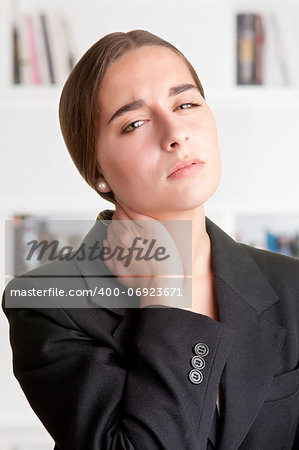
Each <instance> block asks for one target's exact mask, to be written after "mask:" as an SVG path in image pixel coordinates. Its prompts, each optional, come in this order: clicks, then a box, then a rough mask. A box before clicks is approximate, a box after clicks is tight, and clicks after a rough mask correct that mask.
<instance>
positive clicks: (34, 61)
mask: <svg viewBox="0 0 299 450" xmlns="http://www.w3.org/2000/svg"><path fill="white" fill-rule="evenodd" d="M27 28H28V37H29V48H30V53H31V79H32V83H33V84H40V83H41V77H40V70H39V63H38V56H37V48H36V34H35V30H34V28H33V19H32V17H27Z"/></svg>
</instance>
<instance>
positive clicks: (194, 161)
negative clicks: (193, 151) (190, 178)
mask: <svg viewBox="0 0 299 450" xmlns="http://www.w3.org/2000/svg"><path fill="white" fill-rule="evenodd" d="M202 163H203V161H201V160H200V159H199V158H185V159H181V160H179V161H177V162H176V164H175V165H174V166H173V167H172V168H171V169H170V172H169V173H168V175H167V176H168V177H170V175H172V174H173V173H174V172H176V171H177V170H179V169H183V168H184V167H189V166H191V165H192V164H202Z"/></svg>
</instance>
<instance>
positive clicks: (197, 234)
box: [154, 205, 212, 277]
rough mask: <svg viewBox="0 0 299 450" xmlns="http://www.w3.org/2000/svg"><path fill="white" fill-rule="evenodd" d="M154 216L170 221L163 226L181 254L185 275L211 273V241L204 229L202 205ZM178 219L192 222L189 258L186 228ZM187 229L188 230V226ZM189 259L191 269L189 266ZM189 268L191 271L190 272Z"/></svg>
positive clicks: (198, 275)
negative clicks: (180, 224)
mask: <svg viewBox="0 0 299 450" xmlns="http://www.w3.org/2000/svg"><path fill="white" fill-rule="evenodd" d="M154 218H155V219H157V220H166V221H171V222H166V223H165V226H166V228H167V229H168V231H169V232H170V233H171V235H172V237H173V239H174V241H175V243H176V245H177V248H178V250H179V252H180V254H181V255H183V257H182V259H183V265H184V268H185V269H186V270H185V273H186V274H187V275H190V274H192V276H193V277H195V276H196V277H205V276H207V275H208V274H210V273H211V270H212V263H211V242H210V237H209V235H208V233H207V230H206V221H205V212H204V205H201V206H199V207H198V208H193V209H191V210H187V211H180V212H175V213H166V214H164V215H163V217H161V216H159V217H154ZM180 220H186V221H191V223H192V242H191V243H190V246H191V249H192V259H191V260H190V246H188V245H187V246H186V242H187V240H186V228H185V227H184V226H181V227H180V226H179V224H178V223H177V221H180ZM188 229H189V230H190V228H188ZM180 231H181V233H180ZM187 239H188V238H187ZM186 252H187V253H186ZM191 261H192V269H191V268H190V263H191ZM187 262H188V264H187ZM184 263H186V264H184ZM191 270H192V273H190V272H191Z"/></svg>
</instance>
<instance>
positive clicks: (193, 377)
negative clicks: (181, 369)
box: [189, 369, 203, 384]
mask: <svg viewBox="0 0 299 450" xmlns="http://www.w3.org/2000/svg"><path fill="white" fill-rule="evenodd" d="M189 379H190V381H192V383H194V384H199V383H201V382H202V380H203V375H202V373H201V372H200V371H199V370H197V369H192V370H190V372H189Z"/></svg>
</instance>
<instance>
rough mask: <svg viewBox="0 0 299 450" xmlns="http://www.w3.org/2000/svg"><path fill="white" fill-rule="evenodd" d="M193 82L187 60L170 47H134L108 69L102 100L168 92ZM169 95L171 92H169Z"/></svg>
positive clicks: (100, 95) (103, 85) (103, 101)
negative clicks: (173, 87) (178, 85)
mask: <svg viewBox="0 0 299 450" xmlns="http://www.w3.org/2000/svg"><path fill="white" fill-rule="evenodd" d="M186 82H193V83H194V80H193V78H192V75H191V73H190V71H189V68H188V67H187V65H186V64H185V62H184V61H183V59H182V58H181V57H180V56H179V55H178V54H176V53H175V52H174V51H172V50H171V49H169V48H165V47H161V46H148V47H141V48H138V49H136V50H131V51H129V52H127V53H126V54H125V55H123V56H122V57H121V58H119V59H118V60H117V61H115V62H114V63H113V64H112V65H111V66H110V67H109V68H108V70H107V72H106V74H105V76H104V79H103V81H102V84H101V88H100V92H99V101H100V103H101V104H102V106H103V103H105V102H106V101H107V100H108V101H111V100H112V99H117V100H118V101H117V103H119V102H121V98H125V97H126V98H127V99H128V96H129V97H130V96H131V97H132V98H129V100H130V99H132V100H133V97H134V96H140V95H142V94H144V95H146V93H147V91H151V92H153V91H156V92H158V91H161V92H162V91H165V92H166V90H167V91H168V88H169V87H170V86H173V85H175V84H180V83H186ZM166 94H167V92H166Z"/></svg>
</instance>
